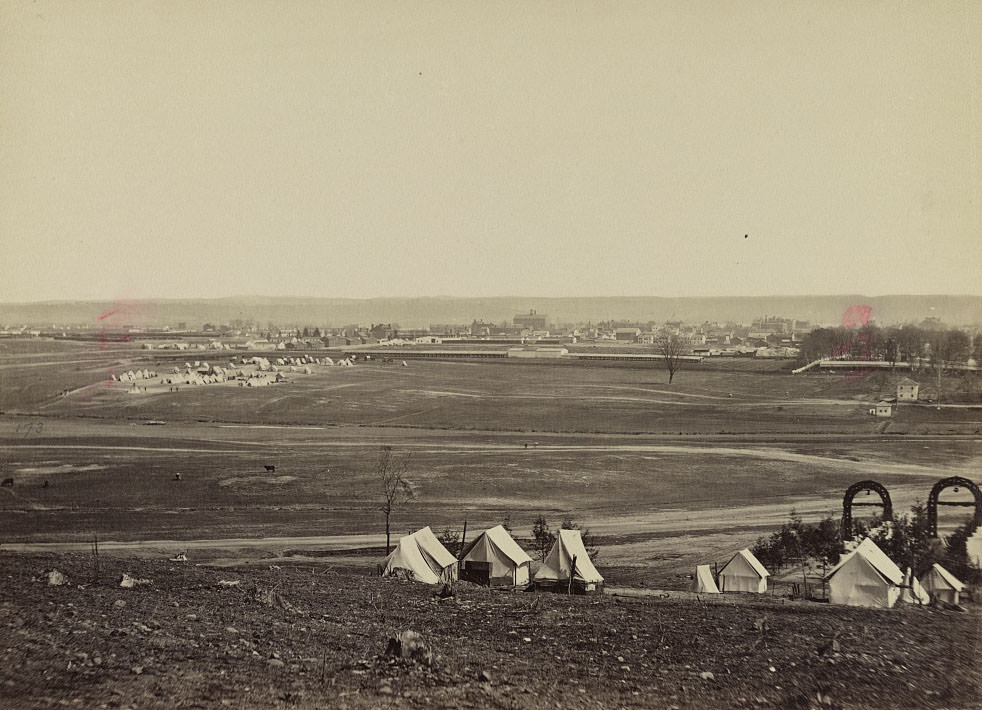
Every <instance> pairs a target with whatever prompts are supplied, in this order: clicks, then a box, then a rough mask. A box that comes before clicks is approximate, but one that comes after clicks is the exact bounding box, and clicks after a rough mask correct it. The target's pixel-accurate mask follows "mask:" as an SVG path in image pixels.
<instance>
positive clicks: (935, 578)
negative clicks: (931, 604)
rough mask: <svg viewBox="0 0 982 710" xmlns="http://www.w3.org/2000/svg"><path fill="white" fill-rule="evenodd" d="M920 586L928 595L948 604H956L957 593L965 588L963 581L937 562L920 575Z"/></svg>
mask: <svg viewBox="0 0 982 710" xmlns="http://www.w3.org/2000/svg"><path fill="white" fill-rule="evenodd" d="M921 586H922V587H924V591H925V592H927V593H928V594H929V595H930V596H932V597H937V598H938V599H940V600H941V601H943V602H948V603H949V604H957V603H958V594H959V593H960V592H961V591H962V590H963V589H965V584H964V583H963V582H961V581H959V580H958V579H957V578H956V577H955V575H953V574H952V573H951V572H949V571H948V570H946V569H945V568H944V567H942V566H941V565H939V564H938V563H937V562H935V563H934V564H933V565H932V566H931V569H929V570H928V571H927V572H925V573H924V574H923V575H922V576H921Z"/></svg>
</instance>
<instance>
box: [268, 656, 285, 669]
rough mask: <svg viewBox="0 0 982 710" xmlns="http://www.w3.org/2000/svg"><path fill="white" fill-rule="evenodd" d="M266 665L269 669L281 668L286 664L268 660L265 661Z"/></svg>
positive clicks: (271, 659)
mask: <svg viewBox="0 0 982 710" xmlns="http://www.w3.org/2000/svg"><path fill="white" fill-rule="evenodd" d="M266 665H267V666H269V667H271V668H282V667H283V666H285V665H286V664H285V663H284V662H283V661H281V660H280V659H279V658H270V659H269V660H268V661H266Z"/></svg>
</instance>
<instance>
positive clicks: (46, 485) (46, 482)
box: [41, 480, 51, 488]
mask: <svg viewBox="0 0 982 710" xmlns="http://www.w3.org/2000/svg"><path fill="white" fill-rule="evenodd" d="M50 485H51V484H50V483H48V481H47V480H45V482H44V483H42V484H41V488H47V487H48V486H50Z"/></svg>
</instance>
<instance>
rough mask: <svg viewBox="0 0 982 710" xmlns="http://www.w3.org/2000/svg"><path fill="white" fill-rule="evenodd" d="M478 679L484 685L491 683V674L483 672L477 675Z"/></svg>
mask: <svg viewBox="0 0 982 710" xmlns="http://www.w3.org/2000/svg"><path fill="white" fill-rule="evenodd" d="M477 679H478V680H479V681H481V682H482V683H490V682H491V674H490V673H488V672H487V671H481V672H480V673H478V674H477Z"/></svg>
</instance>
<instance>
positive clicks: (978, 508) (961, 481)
mask: <svg viewBox="0 0 982 710" xmlns="http://www.w3.org/2000/svg"><path fill="white" fill-rule="evenodd" d="M962 487H964V488H967V489H968V490H970V491H971V492H972V495H973V496H975V501H974V502H969V501H965V502H961V501H939V500H938V496H939V495H941V491H943V490H944V489H945V488H962ZM939 505H951V506H959V507H973V506H974V507H975V527H979V526H980V525H982V491H980V490H979V487H978V486H977V485H975V484H974V483H973V482H972V481H970V480H968V479H967V478H962V477H961V476H951V477H950V478H942V479H941V480H940V481H938V482H937V483H935V484H934V488H932V489H931V494H930V495H929V496H928V497H927V525H928V529H929V530H930V532H931V536H932V537H937V536H938V506H939Z"/></svg>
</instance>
